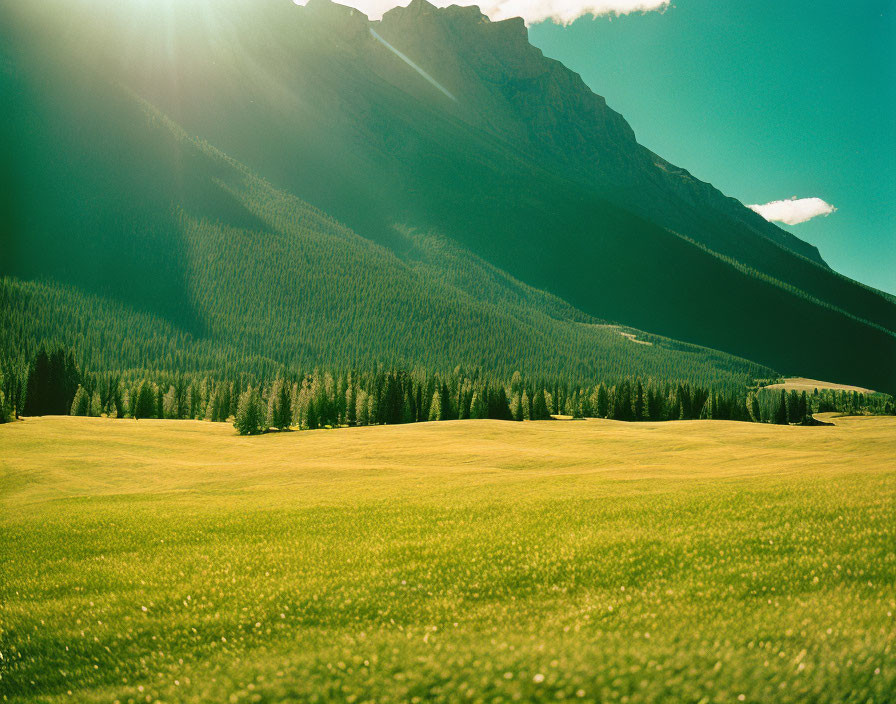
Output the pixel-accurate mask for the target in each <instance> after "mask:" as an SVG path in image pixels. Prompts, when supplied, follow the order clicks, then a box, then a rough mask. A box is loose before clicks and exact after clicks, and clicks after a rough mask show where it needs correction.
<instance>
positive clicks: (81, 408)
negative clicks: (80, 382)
mask: <svg viewBox="0 0 896 704" xmlns="http://www.w3.org/2000/svg"><path fill="white" fill-rule="evenodd" d="M71 415H73V416H88V415H90V396H89V395H88V394H87V389H85V388H84V387H83V386H79V387H78V390H77V391H76V392H75V398H74V400H73V401H72V407H71Z"/></svg>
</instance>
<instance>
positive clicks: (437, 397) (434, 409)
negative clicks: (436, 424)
mask: <svg viewBox="0 0 896 704" xmlns="http://www.w3.org/2000/svg"><path fill="white" fill-rule="evenodd" d="M429 420H431V421H434V420H442V396H441V394H440V393H439V391H438V390H436V391H435V392H434V393H433V395H432V403H430V404H429Z"/></svg>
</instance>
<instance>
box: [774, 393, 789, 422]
mask: <svg viewBox="0 0 896 704" xmlns="http://www.w3.org/2000/svg"><path fill="white" fill-rule="evenodd" d="M773 418H774V422H775V423H776V424H777V425H787V392H785V391H784V390H783V389H781V395H780V396H779V397H778V405H777V406H776V407H775V414H774V416H773Z"/></svg>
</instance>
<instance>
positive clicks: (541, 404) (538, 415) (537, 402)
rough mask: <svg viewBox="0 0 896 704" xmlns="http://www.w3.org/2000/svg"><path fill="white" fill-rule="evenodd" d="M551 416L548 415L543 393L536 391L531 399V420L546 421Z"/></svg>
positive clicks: (540, 390)
mask: <svg viewBox="0 0 896 704" xmlns="http://www.w3.org/2000/svg"><path fill="white" fill-rule="evenodd" d="M550 417H551V414H550V413H548V404H547V401H546V400H545V392H544V391H543V390H542V389H538V390H537V391H536V392H535V396H534V398H533V399H532V420H548V419H549V418H550Z"/></svg>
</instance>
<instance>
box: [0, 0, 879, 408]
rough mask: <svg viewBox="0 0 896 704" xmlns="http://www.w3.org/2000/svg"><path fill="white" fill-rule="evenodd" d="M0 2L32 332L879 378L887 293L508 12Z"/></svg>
mask: <svg viewBox="0 0 896 704" xmlns="http://www.w3.org/2000/svg"><path fill="white" fill-rule="evenodd" d="M0 12H2V16H0V39H2V40H3V41H2V44H0V56H2V58H0V90H2V92H3V93H4V95H6V96H8V98H9V99H8V101H7V119H6V122H5V124H4V127H3V128H2V129H0V150H2V155H3V159H2V164H3V167H4V168H6V169H7V172H6V173H5V174H4V175H3V180H4V182H5V183H8V184H9V187H8V188H6V189H4V192H3V195H0V198H4V199H5V200H4V201H3V202H2V204H0V205H2V206H3V208H4V210H5V211H6V212H8V213H9V214H10V217H9V218H7V219H6V220H5V222H4V229H3V231H2V233H0V244H2V246H3V249H4V251H5V252H8V253H9V256H7V257H5V258H4V259H3V261H2V262H0V272H2V273H4V274H6V275H8V276H9V277H11V278H9V279H7V280H6V281H5V282H4V284H3V285H4V287H5V291H6V295H8V296H10V297H12V298H11V300H14V301H15V302H16V304H15V305H16V306H22V305H24V303H23V302H22V301H23V300H24V299H23V296H25V297H30V298H28V300H29V301H31V303H29V305H33V306H36V307H37V308H38V309H39V310H41V311H45V312H44V313H41V315H43V316H44V322H39V321H36V320H27V317H28V316H25V314H24V313H23V309H22V308H13V309H12V310H11V311H8V312H6V318H7V320H13V319H15V320H19V321H20V323H21V324H22V325H23V326H25V327H27V328H28V330H29V331H30V332H29V336H30V337H29V339H34V340H37V339H39V338H40V337H42V336H54V337H59V338H66V339H68V338H71V337H73V336H75V334H74V333H73V330H72V326H74V325H76V323H75V320H80V321H82V322H81V323H77V325H88V327H89V329H90V330H96V329H97V328H96V326H95V325H93V324H92V323H88V322H87V321H88V319H91V318H97V319H99V318H103V317H104V316H105V317H106V319H108V320H109V321H110V323H109V324H110V326H112V327H113V328H115V325H114V324H113V323H112V322H111V321H112V319H114V318H116V316H125V317H129V316H136V317H134V318H133V320H134V321H135V322H134V325H137V326H138V327H140V328H141V329H145V330H146V331H147V332H146V333H145V334H142V333H141V335H138V336H136V337H135V339H134V340H132V341H129V344H134V345H136V346H137V347H139V348H140V351H139V352H136V351H135V352H133V353H130V352H129V353H125V352H123V351H119V350H117V349H112V350H107V349H106V348H105V347H103V345H109V344H112V339H113V337H107V338H104V341H99V340H98V339H97V340H96V341H94V338H93V337H91V335H92V334H93V333H90V335H86V336H85V341H84V346H85V347H86V348H87V350H86V351H85V352H84V353H85V354H88V355H91V356H93V357H94V358H97V359H111V358H116V359H118V358H120V359H119V361H120V363H128V364H148V365H157V364H162V363H163V361H162V360H160V359H159V358H158V357H157V356H155V355H156V354H157V352H158V353H161V352H160V350H161V349H162V348H163V347H165V346H166V345H170V344H173V343H172V342H171V341H172V340H176V339H181V338H179V337H178V336H180V335H182V336H183V338H182V339H183V344H180V343H178V344H177V345H175V347H174V348H173V349H172V354H177V353H178V352H180V353H182V355H183V356H186V357H190V359H191V360H192V361H191V362H190V364H199V365H206V364H211V363H212V362H211V360H212V359H213V358H219V359H226V360H227V363H228V364H238V363H239V360H241V359H243V358H245V359H249V360H256V361H253V362H251V364H253V365H255V364H257V365H259V366H264V367H267V366H271V365H276V364H280V363H287V362H288V363H299V362H301V363H302V364H311V363H314V362H315V361H317V362H320V363H328V364H351V363H356V362H358V361H370V360H377V361H389V362H401V363H403V364H425V365H434V366H440V365H441V366H444V365H448V364H456V363H458V362H459V361H460V362H463V363H465V364H478V365H481V366H483V367H486V368H494V369H495V371H507V370H513V369H515V368H518V367H524V366H525V367H526V368H527V370H528V371H530V372H531V373H544V374H548V373H563V374H569V375H570V376H587V375H593V374H596V373H598V372H600V373H602V374H603V373H606V374H610V375H612V374H616V373H623V372H624V373H626V374H630V373H633V372H634V373H642V374H644V375H651V374H655V373H656V374H660V373H662V374H671V375H678V376H682V375H685V376H689V377H703V376H707V375H708V376H713V375H715V376H716V377H717V378H718V377H719V376H720V375H722V376H724V375H729V377H730V375H731V374H734V375H736V376H738V377H746V376H750V375H753V374H755V375H759V376H766V375H768V372H769V370H768V368H769V367H771V368H774V369H777V370H780V371H782V372H784V373H791V374H803V375H810V376H815V377H819V378H831V379H836V380H838V381H843V382H847V383H856V384H861V385H866V386H870V387H873V388H880V389H882V390H894V389H896V370H894V365H893V364H892V360H893V359H894V358H896V337H894V333H893V331H894V329H896V305H894V304H893V301H892V299H890V298H888V297H886V296H883V295H881V294H880V293H879V292H876V291H874V290H872V289H869V288H867V287H864V286H861V285H859V284H856V283H855V282H852V281H850V280H848V279H846V278H844V277H842V276H840V275H838V274H836V273H835V272H832V271H831V270H830V269H828V268H827V267H826V266H825V265H824V264H823V262H822V261H821V259H820V257H819V256H818V254H817V252H815V251H814V249H813V248H811V247H810V246H808V245H806V244H805V243H803V242H801V241H799V240H797V239H796V238H793V237H792V236H790V235H788V234H787V233H784V232H783V231H782V230H780V229H779V228H776V227H774V226H772V225H770V224H768V223H765V221H763V220H762V219H761V218H759V217H758V216H757V215H756V214H755V213H752V211H749V210H748V209H746V208H744V207H742V206H741V205H740V204H738V203H737V202H736V201H732V200H731V199H727V198H724V197H723V196H722V195H721V194H719V193H718V192H717V191H715V190H714V189H712V187H711V186H709V185H708V184H703V183H701V182H699V181H697V180H696V179H694V178H693V177H691V176H690V175H689V174H687V173H685V172H683V171H681V170H680V169H677V168H676V167H674V166H673V165H671V164H668V163H667V162H665V161H663V160H662V159H660V158H659V157H657V156H656V155H653V154H651V153H649V152H647V150H645V149H643V148H642V147H640V146H639V145H638V144H637V142H636V141H635V140H634V136H633V134H632V133H631V130H630V128H629V127H628V125H627V123H625V121H624V120H623V119H622V118H621V117H620V116H619V115H617V114H616V113H614V112H612V111H611V110H609V109H608V108H607V107H606V105H605V103H604V102H603V99H601V98H599V96H595V95H594V94H593V93H591V92H590V91H589V90H588V89H587V88H586V87H585V86H584V84H583V83H582V82H581V80H580V79H578V77H577V76H575V74H572V73H571V72H569V71H568V70H567V69H565V68H564V67H562V65H560V64H558V63H557V62H553V61H550V60H548V59H545V58H544V57H542V56H541V55H540V52H538V51H537V50H535V49H533V48H532V47H531V46H530V45H529V44H528V42H527V41H526V37H525V29H524V28H523V27H522V26H521V24H520V23H519V22H516V21H509V22H506V23H490V22H488V21H487V20H485V19H484V18H483V17H482V16H481V15H480V14H479V13H478V12H477V11H474V10H473V9H471V8H463V9H459V8H449V9H446V10H439V11H436V10H435V9H434V8H432V7H431V6H429V5H427V4H425V3H422V2H420V1H419V0H416V1H415V2H414V3H413V4H412V5H411V6H410V7H409V8H407V9H402V10H395V11H393V12H390V13H388V14H387V16H386V17H385V18H384V19H383V21H382V22H380V23H370V22H368V20H367V19H366V18H365V17H363V15H361V14H360V13H358V12H356V11H350V10H348V9H347V8H342V7H340V6H337V5H333V4H331V3H329V2H327V0H312V3H311V4H309V6H308V7H306V8H298V7H296V6H294V5H293V4H292V3H291V2H289V0H258V1H256V2H249V1H248V0H230V1H229V2H222V3H216V4H215V5H214V6H211V5H208V4H205V3H200V2H198V1H196V0H187V1H186V2H182V3H176V4H175V3H163V4H156V3H145V4H135V3H117V2H116V3H112V2H111V1H110V0H109V1H107V0H91V1H90V2H88V1H87V0H72V1H71V2H66V3H62V2H58V1H57V0H47V1H46V2H42V3H33V4H27V5H26V4H19V5H17V6H15V7H7V6H4V7H3V8H2V10H0ZM377 35H378V36H377ZM378 37H379V38H378ZM387 44H392V45H393V47H394V48H395V49H397V50H398V51H400V52H401V53H403V54H404V55H406V56H409V57H411V58H412V60H413V61H414V62H415V63H416V64H417V65H418V66H420V67H422V69H423V70H424V71H425V72H427V73H428V74H429V75H430V77H431V78H432V79H433V80H434V81H435V82H436V83H438V84H439V85H440V86H441V87H442V90H439V89H438V88H437V87H435V86H434V85H433V84H432V83H431V82H430V81H428V80H425V79H424V78H423V77H422V76H421V75H420V74H419V73H417V72H416V71H415V70H414V69H413V68H412V67H411V66H409V65H408V64H407V63H406V62H405V61H403V60H402V59H401V58H400V57H399V56H398V55H397V54H396V53H395V52H394V51H392V50H390V49H389V47H388V46H387ZM163 116H165V117H163ZM169 118H170V119H169ZM188 135H189V136H188ZM209 145H214V148H212V147H211V146H209ZM218 150H220V151H218ZM224 154H226V155H227V156H224ZM25 281H40V282H41V283H40V284H33V283H24V282H25ZM51 300H53V301H55V303H54V305H57V306H59V309H58V310H57V309H53V308H52V307H49V303H48V301H51ZM87 310H90V311H93V310H97V311H99V310H102V311H105V312H104V313H102V314H100V313H97V314H94V313H92V312H91V313H90V314H89V315H87V314H86V313H85V311H87ZM111 311H117V312H116V313H114V314H113V313H112V312H111ZM125 311H127V312H125ZM79 316H80V317H79ZM85 316H86V317H85ZM33 317H34V316H32V318H33ZM138 319H139V321H142V322H139V323H138V322H137V321H138ZM66 321H67V322H66ZM603 321H610V322H613V323H618V324H621V325H623V326H632V327H633V328H636V329H640V330H646V331H649V332H650V333H653V334H655V335H658V336H665V338H663V339H665V342H664V343H662V344H656V345H654V346H652V347H651V346H647V345H639V344H637V343H634V342H632V341H630V340H628V339H626V338H624V337H623V336H621V335H619V334H618V332H617V331H614V330H613V329H612V328H606V327H599V326H594V325H592V323H600V322H603ZM17 324H18V323H17ZM91 325H93V326H92V327H90V326H91ZM60 326H63V327H60ZM158 326H161V327H158ZM9 329H10V328H7V330H9ZM76 329H79V328H76ZM107 329H112V328H107ZM115 329H118V328H115ZM161 330H171V331H176V334H172V333H168V332H165V333H162V332H159V331H161ZM150 331H151V332H150ZM88 338H89V340H88ZM666 338H674V339H677V340H681V341H684V342H681V343H673V342H671V341H670V340H669V339H666ZM162 339H165V340H167V342H165V344H161V340H162ZM657 339H661V338H659V337H658V338H657ZM144 342H145V343H146V344H145V345H144ZM686 343H694V344H697V345H701V346H706V347H712V348H716V349H719V350H724V351H725V352H726V353H728V354H717V353H712V352H708V351H706V350H705V349H704V348H694V347H692V346H689V345H688V344H686ZM141 345H143V346H142V347H141ZM113 347H114V345H113ZM124 349H127V345H125V346H124ZM674 349H678V350H681V352H680V353H679V352H674V353H673V350H674ZM106 355H108V357H107V356H106ZM730 355H736V356H737V357H741V358H747V359H752V360H755V361H756V362H757V364H755V365H750V364H749V363H745V362H743V361H741V360H737V359H734V358H733V357H732V356H730ZM184 363H186V362H184Z"/></svg>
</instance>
